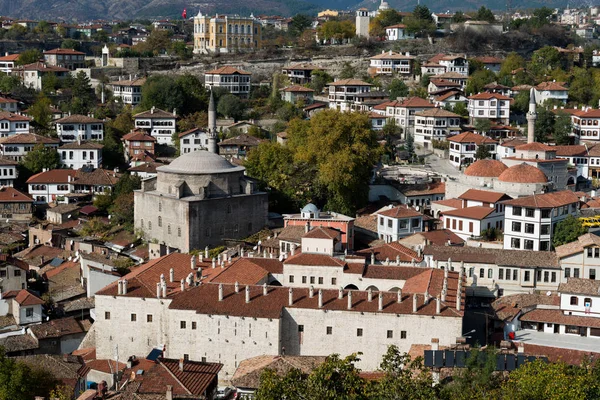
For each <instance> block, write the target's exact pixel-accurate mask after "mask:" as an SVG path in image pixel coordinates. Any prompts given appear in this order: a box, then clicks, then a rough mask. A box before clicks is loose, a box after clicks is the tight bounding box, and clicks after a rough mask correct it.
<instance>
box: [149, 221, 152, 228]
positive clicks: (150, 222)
mask: <svg viewBox="0 0 600 400" xmlns="http://www.w3.org/2000/svg"><path fill="white" fill-rule="evenodd" d="M148 229H149V230H151V229H152V221H148Z"/></svg>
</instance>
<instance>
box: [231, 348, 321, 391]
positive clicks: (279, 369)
mask: <svg viewBox="0 0 600 400" xmlns="http://www.w3.org/2000/svg"><path fill="white" fill-rule="evenodd" d="M326 359H327V357H324V356H286V355H282V356H257V357H252V358H248V359H246V360H242V361H241V362H240V363H239V365H238V367H237V369H236V370H235V373H234V374H233V377H232V378H231V383H232V384H233V385H235V386H236V387H242V388H251V389H257V388H258V387H259V385H260V378H261V375H262V373H263V372H264V371H265V370H266V369H269V370H271V371H274V372H275V373H276V374H277V375H279V376H285V375H287V373H288V372H290V371H292V370H299V371H300V372H302V373H303V374H310V373H311V372H312V371H313V370H314V369H315V368H317V367H318V366H319V365H321V364H322V363H324V362H325V360H326Z"/></svg>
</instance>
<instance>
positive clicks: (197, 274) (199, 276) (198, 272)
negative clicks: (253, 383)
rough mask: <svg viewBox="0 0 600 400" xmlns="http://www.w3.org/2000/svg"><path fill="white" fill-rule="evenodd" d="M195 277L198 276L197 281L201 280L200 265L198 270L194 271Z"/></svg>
mask: <svg viewBox="0 0 600 400" xmlns="http://www.w3.org/2000/svg"><path fill="white" fill-rule="evenodd" d="M190 273H191V272H190ZM196 277H197V278H198V282H200V281H201V280H202V267H198V270H197V271H196Z"/></svg>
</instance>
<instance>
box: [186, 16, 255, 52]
mask: <svg viewBox="0 0 600 400" xmlns="http://www.w3.org/2000/svg"><path fill="white" fill-rule="evenodd" d="M260 48H262V26H261V24H260V22H258V21H257V20H255V19H254V17H253V16H252V15H251V16H250V17H241V16H239V15H219V14H217V15H215V16H214V17H210V16H208V15H202V13H201V12H199V13H198V15H196V16H195V17H194V53H195V54H207V53H219V52H221V53H231V52H236V51H247V50H255V49H260Z"/></svg>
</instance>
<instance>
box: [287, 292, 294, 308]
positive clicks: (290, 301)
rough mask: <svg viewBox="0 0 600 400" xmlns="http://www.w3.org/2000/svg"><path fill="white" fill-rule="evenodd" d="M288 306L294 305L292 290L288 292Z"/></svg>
mask: <svg viewBox="0 0 600 400" xmlns="http://www.w3.org/2000/svg"><path fill="white" fill-rule="evenodd" d="M288 304H289V305H290V306H291V305H293V304H294V289H292V288H290V290H289V292H288Z"/></svg>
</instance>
